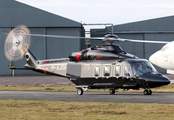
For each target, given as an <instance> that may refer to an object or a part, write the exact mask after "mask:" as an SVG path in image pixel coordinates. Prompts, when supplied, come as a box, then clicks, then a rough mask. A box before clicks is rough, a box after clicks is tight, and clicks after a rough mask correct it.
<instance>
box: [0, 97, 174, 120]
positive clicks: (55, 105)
mask: <svg viewBox="0 0 174 120" xmlns="http://www.w3.org/2000/svg"><path fill="white" fill-rule="evenodd" d="M173 108H174V104H156V103H153V104H149V103H136V104H134V103H113V102H107V103H106V102H62V101H27V100H0V111H1V112H0V118H1V119H2V120H10V119H13V120H16V119H17V120H21V119H22V120H30V119H32V120H38V119H41V120H60V119H63V120H79V119H80V120H89V119H92V120H114V119H115V120H152V119H158V120H173V118H174V110H173Z"/></svg>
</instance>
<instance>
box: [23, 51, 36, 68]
mask: <svg viewBox="0 0 174 120" xmlns="http://www.w3.org/2000/svg"><path fill="white" fill-rule="evenodd" d="M25 60H26V61H27V64H26V65H25V67H29V68H35V67H36V66H37V61H38V59H37V58H36V56H35V55H34V54H33V53H32V52H31V51H30V50H29V49H28V52H27V53H25Z"/></svg>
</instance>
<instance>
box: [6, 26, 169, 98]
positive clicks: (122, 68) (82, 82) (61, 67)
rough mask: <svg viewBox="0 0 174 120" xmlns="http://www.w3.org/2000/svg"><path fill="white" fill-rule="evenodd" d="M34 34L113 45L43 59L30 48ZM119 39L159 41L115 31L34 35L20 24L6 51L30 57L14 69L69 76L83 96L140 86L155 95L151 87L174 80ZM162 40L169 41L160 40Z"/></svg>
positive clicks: (11, 57) (16, 56)
mask: <svg viewBox="0 0 174 120" xmlns="http://www.w3.org/2000/svg"><path fill="white" fill-rule="evenodd" d="M31 36H38V37H39V36H40V37H56V38H78V39H96V40H103V41H105V42H107V43H109V44H108V45H98V46H94V47H90V48H87V49H84V50H82V51H79V52H72V53H71V54H70V55H69V57H68V58H59V59H47V60H39V59H38V58H37V57H36V56H35V55H34V54H33V53H32V52H31V50H30V49H29V46H30V41H31ZM115 41H130V42H149V43H156V41H141V40H130V39H121V38H118V36H117V35H114V34H107V35H105V36H104V38H86V37H74V36H58V35H38V34H30V30H29V28H28V27H26V26H25V25H19V26H17V27H15V28H13V29H12V30H11V31H10V33H9V34H8V36H7V38H6V40H5V44H4V52H5V56H6V57H7V59H8V60H10V61H17V60H20V59H22V58H23V57H24V58H25V60H26V64H25V65H24V68H15V67H14V66H12V65H9V68H10V69H20V70H33V71H35V72H40V73H43V74H51V75H56V76H60V77H65V78H68V79H69V80H70V81H71V82H73V83H74V84H75V85H76V86H75V87H76V88H77V94H78V95H83V93H84V92H85V91H87V90H88V89H109V93H110V94H115V90H117V89H123V90H129V89H134V90H139V89H140V88H144V89H145V90H144V92H143V93H144V95H151V94H152V91H151V89H150V88H155V87H159V86H164V85H167V84H169V83H170V80H169V79H168V78H167V77H166V76H164V75H162V74H161V73H158V72H157V70H156V69H155V68H154V66H153V65H152V64H151V63H150V62H149V61H148V60H146V59H139V58H138V57H137V56H135V55H132V54H129V53H126V52H125V51H123V50H122V49H121V47H120V46H119V45H114V44H113V43H114V42H115ZM160 43H165V42H162V41H160Z"/></svg>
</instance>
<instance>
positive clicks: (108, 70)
mask: <svg viewBox="0 0 174 120" xmlns="http://www.w3.org/2000/svg"><path fill="white" fill-rule="evenodd" d="M104 76H105V77H108V76H111V66H110V65H106V66H105V67H104Z"/></svg>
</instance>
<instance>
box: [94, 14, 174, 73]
mask: <svg viewBox="0 0 174 120" xmlns="http://www.w3.org/2000/svg"><path fill="white" fill-rule="evenodd" d="M173 26H174V16H169V17H163V18H157V19H151V20H145V21H139V22H133V23H127V24H121V25H115V26H114V34H116V35H118V37H119V38H125V39H137V40H152V41H173V40H174V27H173ZM109 29H111V27H109ZM107 33H111V31H108V29H106V28H105V29H92V30H91V37H103V36H104V35H105V34H107ZM101 43H103V42H101V41H100V42H97V41H94V42H91V46H94V45H97V44H101ZM103 44H104V43H103ZM116 44H119V45H120V46H121V47H122V48H123V50H124V51H126V52H128V53H131V54H134V55H136V56H138V57H139V58H145V59H149V57H150V55H152V54H153V53H155V52H156V51H158V50H160V49H161V48H162V47H163V46H164V45H165V44H152V43H131V42H117V43H116ZM155 68H156V69H157V70H158V71H159V72H161V73H166V70H165V69H162V68H159V67H157V66H155Z"/></svg>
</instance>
